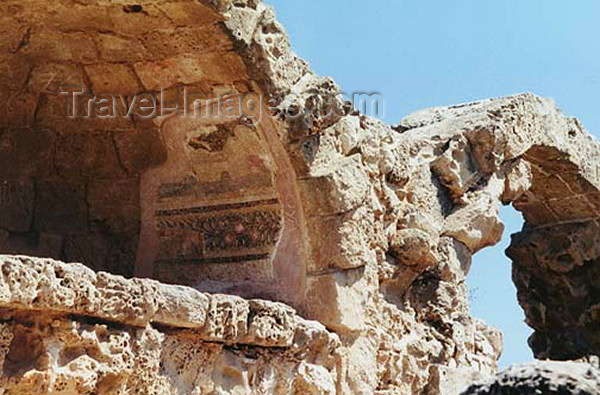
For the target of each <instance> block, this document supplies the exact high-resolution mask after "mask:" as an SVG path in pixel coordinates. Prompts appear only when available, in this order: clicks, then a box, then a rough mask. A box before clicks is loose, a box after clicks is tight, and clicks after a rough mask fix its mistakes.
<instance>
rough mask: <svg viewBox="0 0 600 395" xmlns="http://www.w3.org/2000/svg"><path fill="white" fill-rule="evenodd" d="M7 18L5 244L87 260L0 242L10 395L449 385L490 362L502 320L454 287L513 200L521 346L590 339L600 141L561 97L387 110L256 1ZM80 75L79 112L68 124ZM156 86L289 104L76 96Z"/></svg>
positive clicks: (555, 347) (143, 92)
mask: <svg viewBox="0 0 600 395" xmlns="http://www.w3.org/2000/svg"><path fill="white" fill-rule="evenodd" d="M0 10H2V13H1V15H2V16H1V17H0V19H1V20H2V22H3V26H5V27H6V28H5V29H4V30H6V32H5V33H6V34H5V35H4V36H3V37H5V38H6V39H5V40H2V41H1V42H0V68H2V70H4V71H5V72H3V73H0V94H1V95H2V96H1V100H2V103H0V104H2V106H1V107H0V111H2V113H0V252H1V253H6V254H24V255H29V256H34V257H36V256H37V257H52V258H55V259H61V260H64V261H67V262H73V261H79V262H82V263H83V264H85V265H86V266H87V267H84V266H81V265H77V264H62V263H58V262H55V261H52V260H39V259H35V258H27V257H23V256H20V257H14V256H13V257H9V256H7V257H2V259H1V264H2V276H1V277H0V291H1V293H2V295H1V298H0V317H1V319H2V322H3V323H2V325H3V326H2V329H1V330H0V333H2V339H0V340H1V344H0V355H1V356H0V361H1V360H2V358H4V368H3V375H2V377H1V380H2V383H3V386H4V387H5V388H9V389H10V390H11V391H12V390H14V391H21V392H36V391H37V392H40V391H59V390H64V391H67V392H68V391H71V392H86V391H87V392H94V391H95V392H110V391H125V392H130V393H135V392H140V391H141V392H144V393H146V392H147V393H152V392H154V393H207V392H208V393H210V392H218V393H257V392H261V393H290V392H292V391H296V392H298V393H315V394H316V393H319V394H320V393H375V392H378V393H421V392H427V393H446V394H455V393H458V392H459V391H460V390H462V389H463V388H465V387H466V386H467V385H468V384H469V383H471V382H472V381H473V380H476V379H481V378H485V377H487V376H491V375H493V374H494V373H495V371H496V361H497V359H498V357H499V355H500V352H501V338H502V336H501V334H500V333H499V332H498V330H496V329H495V328H492V327H489V326H487V325H486V324H485V323H483V322H481V321H479V320H476V319H474V318H473V317H472V316H471V315H470V313H469V306H468V298H467V290H466V286H465V284H464V282H465V278H466V276H467V275H468V272H469V268H470V266H471V257H472V254H474V253H476V252H477V251H479V250H480V249H482V248H484V247H486V246H490V245H493V244H495V243H497V242H498V241H499V239H500V237H501V234H502V230H503V225H502V223H501V221H500V220H499V218H498V206H499V205H500V204H511V203H512V204H513V205H514V207H515V208H516V209H517V210H519V211H521V212H522V213H523V215H524V217H525V219H526V225H525V228H524V229H523V231H522V232H521V233H519V234H518V235H516V236H514V238H513V244H512V246H511V248H510V249H509V252H508V253H509V255H510V257H511V258H512V259H513V262H514V263H513V278H514V281H515V283H516V285H517V287H518V296H519V301H520V303H521V305H522V306H523V308H524V310H525V314H526V317H527V323H528V324H529V325H530V326H532V327H533V328H534V329H535V333H534V335H533V337H532V339H531V346H532V348H533V350H534V352H535V353H536V355H537V356H538V357H544V358H546V357H548V358H557V359H568V358H588V359H589V358H591V357H592V356H593V355H594V354H597V353H598V345H599V339H598V331H597V329H596V328H597V327H598V325H599V322H598V317H599V315H598V311H597V310H598V305H599V303H600V301H599V300H598V292H597V289H596V288H597V287H595V284H596V283H598V281H595V279H596V277H598V276H597V269H596V268H597V267H598V265H597V261H598V254H597V252H598V245H599V244H598V243H599V241H598V240H597V235H598V234H599V232H598V223H597V222H598V217H599V214H600V198H598V196H599V194H600V189H599V188H600V166H599V165H598V157H600V155H599V154H600V145H599V143H598V142H597V141H595V140H594V139H593V138H592V137H590V136H589V135H588V134H587V133H586V132H585V130H584V129H583V127H582V126H581V125H580V124H579V123H578V122H577V121H576V120H574V119H571V118H567V117H565V116H563V115H562V113H561V112H560V111H559V110H558V109H557V108H556V107H555V105H554V104H553V103H552V102H551V101H550V100H547V99H541V98H538V97H536V96H534V95H531V94H522V95H517V96H512V97H507V98H502V99H493V100H486V101H482V102H477V103H469V104H463V105H459V106H452V107H445V108H434V109H429V110H423V111H420V112H418V113H415V114H412V115H409V116H408V117H406V118H405V119H404V120H402V122H401V123H400V124H399V125H397V126H395V127H390V126H388V125H385V124H383V123H381V122H379V121H377V120H374V119H371V118H369V117H366V116H363V115H361V114H359V113H358V112H352V111H349V108H348V104H347V103H344V102H343V101H342V100H339V96H337V95H338V93H339V92H340V89H339V88H338V87H337V86H336V85H335V83H334V82H333V81H332V80H331V79H329V78H323V77H318V76H315V75H314V74H313V73H312V72H311V71H310V70H309V68H308V66H307V64H306V63H305V62H304V61H302V60H301V59H299V58H298V57H297V56H296V55H295V54H294V53H293V52H292V51H291V49H290V47H289V42H288V40H287V37H286V35H285V32H284V30H283V28H282V27H281V25H280V24H279V23H278V22H277V21H276V19H275V16H274V13H273V11H272V9H270V8H269V7H267V6H265V5H264V4H262V3H261V2H259V1H250V0H244V1H229V0H222V1H221V0H219V1H216V0H214V1H213V0H210V1H208V0H207V1H204V2H198V1H170V0H164V1H163V0H161V1H142V2H139V3H136V4H129V3H127V4H123V3H122V2H117V1H114V2H113V1H104V0H97V1H91V2H75V3H74V2H71V1H67V0H64V1H62V0H61V1H55V2H50V3H49V2H42V1H30V2H26V3H23V2H17V1H5V2H3V3H2V5H0ZM79 87H81V88H83V90H84V92H90V94H89V95H83V96H82V98H83V101H79V100H75V102H74V103H75V104H74V106H72V108H71V110H76V111H79V113H78V114H79V115H84V114H87V115H89V116H85V117H84V116H73V117H68V116H67V114H66V111H65V110H66V104H67V100H68V99H72V98H73V93H72V92H73V91H77V90H79ZM155 88H159V90H160V88H162V89H163V94H162V95H158V96H157V98H156V99H157V102H158V104H159V105H162V106H163V107H166V108H171V109H173V108H179V109H180V110H181V112H183V110H184V108H187V107H186V106H185V105H186V104H189V103H186V100H184V99H183V98H184V97H185V95H183V96H182V93H183V92H188V93H190V94H191V95H192V99H195V98H198V96H200V98H204V99H206V98H213V99H214V98H216V97H219V96H222V95H226V96H227V95H228V97H229V96H236V95H237V96H239V95H243V94H250V95H258V96H259V97H261V96H262V97H278V99H279V100H278V101H277V104H278V106H276V108H273V109H271V110H272V111H270V112H269V113H268V114H267V113H262V114H254V113H253V114H251V115H260V116H261V118H260V119H258V118H249V117H248V116H239V117H231V116H227V114H223V113H221V114H219V115H218V116H214V112H213V113H212V114H213V116H209V117H201V116H196V117H194V116H192V115H194V111H196V112H198V113H199V114H202V113H204V114H210V113H211V111H212V110H215V109H216V107H217V106H218V104H214V102H212V103H208V102H206V101H204V102H203V101H200V102H196V103H194V106H192V107H189V110H190V111H191V112H192V113H191V114H190V113H188V114H185V115H186V116H180V115H181V114H171V115H166V116H158V117H154V118H150V119H144V116H143V109H141V106H137V107H136V106H134V107H133V108H134V109H135V110H136V111H132V113H131V114H129V115H127V114H126V116H117V117H101V116H98V115H106V114H105V112H106V111H109V110H110V108H108V109H107V108H106V107H101V106H98V105H97V106H96V107H93V106H92V107H88V106H89V104H90V102H91V101H92V100H93V99H94V98H95V99H99V98H100V99H101V98H104V99H110V98H111V97H112V96H111V94H112V95H115V96H116V97H119V96H118V95H123V100H122V101H121V102H120V103H121V106H125V105H128V104H132V103H133V104H135V103H138V104H140V103H141V102H137V99H136V100H134V98H135V96H133V97H132V96H129V98H128V99H126V96H127V95H134V94H137V95H138V97H139V98H142V97H145V98H146V99H149V98H150V97H151V96H150V94H151V93H152V92H153V91H154V89H155ZM65 89H67V90H68V91H70V92H71V93H70V94H69V95H66V94H64V95H61V91H64V90H65ZM194 95H198V96H194ZM78 98H81V96H78ZM332 98H333V100H330V99H332ZM140 100H141V99H140ZM117 104H118V103H117ZM146 104H147V102H146ZM177 106H179V107H177ZM98 107H100V108H98ZM90 108H91V109H92V110H91V111H92V113H90V112H89V111H90ZM119 108H121V107H119ZM124 109H125V110H127V108H121V110H124ZM137 110H139V111H142V114H141V115H140V113H139V111H137ZM82 111H88V113H83V112H82ZM294 114H300V116H299V117H298V116H294ZM92 115H93V116H92ZM146 115H147V114H146ZM548 240H549V241H548ZM96 271H102V272H98V273H96ZM107 272H110V274H109V273H107ZM115 274H121V275H124V276H125V277H131V276H133V275H134V274H135V275H137V276H142V277H153V278H155V279H157V280H160V281H163V282H166V283H174V284H178V285H166V284H163V283H159V282H156V281H153V280H141V279H133V280H129V279H126V278H124V277H120V276H116V275H115ZM183 285H189V286H191V287H193V288H187V287H185V286H183ZM206 292H212V293H206ZM242 297H244V298H246V299H244V298H242ZM256 298H261V299H263V300H259V299H256ZM265 299H268V300H271V301H268V300H265ZM273 301H278V302H286V303H287V304H288V305H289V306H286V305H283V304H280V303H275V302H273ZM295 311H298V312H299V313H300V314H301V315H302V316H303V317H306V318H308V319H312V320H317V321H319V322H320V323H317V322H313V321H306V320H305V319H302V318H300V317H299V316H298V315H296V313H295ZM40 312H41V313H40ZM325 328H327V329H325ZM331 332H335V334H333V333H331ZM111 350H113V351H114V352H112V351H111ZM115 350H116V351H115ZM24 351H27V352H24Z"/></svg>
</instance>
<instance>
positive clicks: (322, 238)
mask: <svg viewBox="0 0 600 395" xmlns="http://www.w3.org/2000/svg"><path fill="white" fill-rule="evenodd" d="M368 227H369V213H368V210H366V209H365V208H359V209H357V210H355V211H352V212H349V213H347V214H343V215H335V216H330V217H313V218H309V219H308V220H307V230H308V237H309V240H310V246H311V259H310V260H309V265H308V273H309V275H315V274H319V273H323V272H327V271H330V270H335V269H350V268H356V267H360V266H364V265H366V264H367V263H368V262H375V260H376V257H375V255H374V252H373V251H372V250H371V249H370V248H369V237H368V234H367V233H365V229H368Z"/></svg>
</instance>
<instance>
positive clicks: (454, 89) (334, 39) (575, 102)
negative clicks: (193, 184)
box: [267, 0, 600, 367]
mask: <svg viewBox="0 0 600 395" xmlns="http://www.w3.org/2000/svg"><path fill="white" fill-rule="evenodd" d="M267 3H269V4H271V5H273V6H274V7H275V9H276V11H277V14H278V18H279V20H280V21H281V22H283V24H284V25H285V27H286V29H287V31H288V33H289V35H290V38H291V41H292V45H293V47H294V49H295V50H296V52H297V53H298V54H299V55H300V56H302V57H303V58H304V59H306V60H308V61H309V62H310V64H311V66H312V68H313V70H314V71H315V72H316V73H317V74H319V75H328V76H332V77H333V78H334V79H335V80H336V81H337V82H338V84H340V86H341V87H342V88H343V90H344V92H347V93H351V92H360V91H366V92H372V91H375V92H379V93H381V94H382V96H383V97H384V99H385V103H386V114H385V117H384V120H385V121H387V122H389V123H397V122H398V121H399V120H400V119H401V118H402V117H404V116H405V115H408V114H409V113H411V112H412V111H415V110H418V109H422V108H426V107H432V106H439V105H452V104H457V103H462V102H467V101H473V100H478V99H484V98H488V97H498V96H504V95H510V94H514V93H519V92H526V91H529V92H533V93H536V94H538V95H541V96H547V97H552V98H554V99H555V100H556V102H557V103H558V105H559V106H560V107H561V108H562V109H563V110H564V112H565V113H566V114H567V115H574V116H577V117H578V118H579V119H581V120H582V121H583V123H584V125H586V127H587V128H588V130H589V131H590V132H591V133H594V134H596V136H599V134H598V133H600V108H598V106H599V105H600V101H598V100H597V98H596V96H597V95H598V94H597V91H598V88H599V87H600V1H598V0H577V1H564V0H527V1H524V0H510V1H509V0H496V1H485V0H484V1H482V0H460V1H448V0H412V1H408V0H371V1H364V0H343V1H341V0H302V1H290V0H267ZM501 216H502V218H503V220H504V222H505V225H506V228H507V229H506V232H505V235H504V237H503V240H502V242H501V244H500V245H498V246H495V247H493V248H488V249H485V250H483V251H480V252H479V253H478V254H477V255H476V256H475V258H474V262H473V267H472V269H471V273H470V274H469V278H468V285H469V288H470V294H471V299H472V312H473V314H474V315H475V316H478V317H481V318H483V319H484V320H485V321H486V322H488V323H490V324H493V325H496V326H498V327H499V328H501V329H502V330H503V332H504V339H505V344H504V353H503V356H502V358H501V360H500V365H501V366H502V367H504V366H506V365H509V364H511V363H516V362H523V361H528V360H531V359H532V356H531V352H530V351H529V348H528V347H527V344H526V339H527V336H528V335H529V333H530V330H529V329H528V328H527V326H526V325H525V324H524V323H522V321H523V313H522V311H521V309H520V307H519V306H518V304H517V301H516V291H515V288H514V286H513V285H512V282H511V279H510V261H509V260H508V259H507V258H506V257H505V256H504V249H505V248H506V247H507V246H508V243H509V242H510V237H509V235H510V233H514V232H516V231H518V230H519V229H520V227H521V225H522V219H521V216H520V214H519V213H517V212H515V211H514V210H513V209H512V208H505V209H503V210H502V212H501Z"/></svg>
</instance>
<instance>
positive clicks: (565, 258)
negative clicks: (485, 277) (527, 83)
mask: <svg viewBox="0 0 600 395" xmlns="http://www.w3.org/2000/svg"><path fill="white" fill-rule="evenodd" d="M417 125H418V126H417ZM425 125H429V127H434V125H437V126H435V127H436V128H437V129H438V130H443V129H447V130H448V131H455V132H456V133H457V135H455V137H452V139H451V140H450V141H456V142H457V143H455V144H453V143H450V144H449V145H447V146H446V147H445V148H446V151H445V152H444V153H442V155H441V156H440V157H439V158H438V159H436V160H435V161H434V162H433V166H432V170H433V171H434V172H435V173H436V174H437V175H438V177H439V178H440V180H441V183H442V184H443V185H444V187H445V188H446V189H447V190H448V193H449V195H450V196H451V197H452V199H453V201H454V203H455V204H456V205H457V206H458V207H457V208H455V209H454V212H453V213H452V214H450V215H449V217H448V218H447V220H446V224H445V230H444V231H443V233H445V234H447V235H450V236H452V237H453V238H455V239H457V240H459V241H461V242H462V243H464V244H465V245H467V246H469V248H470V250H471V251H472V252H475V251H477V250H478V249H480V248H482V247H484V246H486V245H490V244H494V243H495V242H496V241H497V240H499V239H498V238H499V237H500V235H501V227H499V221H498V219H497V217H496V213H495V211H494V209H493V207H494V206H495V205H497V204H498V203H499V202H502V203H503V204H511V203H512V205H513V206H514V208H515V209H517V210H518V211H520V212H521V213H522V214H523V216H524V218H525V224H524V227H523V229H522V230H521V231H520V232H519V233H517V234H514V235H512V242H511V245H510V247H509V248H508V249H507V255H508V256H509V258H511V260H512V262H513V268H512V272H513V275H512V277H513V281H514V283H515V285H516V287H517V290H518V300H519V303H520V305H521V307H522V308H523V310H524V312H525V316H526V322H527V324H528V325H529V326H530V327H532V329H534V334H533V335H532V336H531V337H530V339H529V345H530V347H531V348H532V350H533V351H534V355H535V356H536V358H540V359H548V358H550V359H560V360H564V359H579V358H586V357H588V356H590V355H596V354H597V353H598V351H597V347H598V340H597V334H596V332H597V330H596V329H595V328H597V326H598V314H597V305H598V289H597V286H596V283H597V281H595V278H597V276H598V265H597V262H598V257H599V256H600V253H599V251H598V245H599V239H598V237H599V236H598V234H599V233H598V230H599V228H598V217H599V214H600V202H599V201H598V196H599V192H600V190H599V189H598V188H599V186H600V178H599V176H600V167H599V166H598V163H597V158H598V154H599V152H600V145H599V144H598V142H597V141H596V140H594V139H593V138H592V137H590V136H589V135H588V134H587V132H586V131H585V129H584V128H583V126H582V125H581V124H580V123H579V122H578V121H577V120H576V119H574V118H568V117H565V116H563V115H562V113H561V112H560V111H559V110H557V109H556V107H555V106H554V104H553V103H552V102H551V101H550V100H546V99H540V98H537V97H535V96H533V95H529V94H525V95H520V96H516V97H513V98H504V99H496V100H489V101H484V102H478V103H471V104H467V105H462V106H454V107H450V108H439V109H434V110H425V111H423V112H421V113H417V114H415V115H413V116H409V117H407V118H406V119H405V120H404V121H403V126H404V127H405V128H406V129H407V130H410V129H412V127H413V126H417V129H418V128H423V127H424V128H426V127H428V126H425ZM482 195H486V198H490V197H491V200H488V201H487V203H485V204H483V205H481V206H479V208H477V206H476V205H475V204H474V203H476V202H477V201H480V200H479V199H480V197H481V196H482ZM484 201H485V200H484ZM465 203H467V204H466V205H465ZM486 205H487V207H488V208H486Z"/></svg>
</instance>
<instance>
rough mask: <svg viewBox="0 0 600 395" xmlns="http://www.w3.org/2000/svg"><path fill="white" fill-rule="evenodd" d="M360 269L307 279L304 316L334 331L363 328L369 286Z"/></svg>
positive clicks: (351, 330) (360, 329)
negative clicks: (305, 314)
mask: <svg viewBox="0 0 600 395" xmlns="http://www.w3.org/2000/svg"><path fill="white" fill-rule="evenodd" d="M364 271H365V270H364V268H358V269H350V270H345V271H341V272H334V273H329V274H323V275H319V276H312V277H309V278H308V280H307V307H306V309H307V312H308V316H309V317H310V318H312V319H315V320H317V321H319V322H322V323H323V324H324V325H325V326H326V327H328V328H332V329H334V330H335V331H336V332H354V331H362V330H364V329H365V318H366V317H365V309H366V308H367V303H368V293H369V286H368V285H367V284H366V281H367V280H366V279H365V277H364V274H363V273H364Z"/></svg>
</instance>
